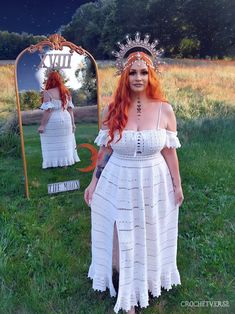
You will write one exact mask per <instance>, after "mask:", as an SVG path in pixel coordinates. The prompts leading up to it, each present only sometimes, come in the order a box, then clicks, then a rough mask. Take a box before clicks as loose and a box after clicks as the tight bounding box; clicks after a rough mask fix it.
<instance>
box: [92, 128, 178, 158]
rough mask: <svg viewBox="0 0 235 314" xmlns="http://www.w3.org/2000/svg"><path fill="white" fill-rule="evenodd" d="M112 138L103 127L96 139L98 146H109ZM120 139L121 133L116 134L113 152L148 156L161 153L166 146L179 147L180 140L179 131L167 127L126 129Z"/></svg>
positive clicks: (112, 143)
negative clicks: (137, 129) (169, 129)
mask: <svg viewBox="0 0 235 314" xmlns="http://www.w3.org/2000/svg"><path fill="white" fill-rule="evenodd" d="M109 139H110V136H109V130H103V129H101V130H100V131H99V134H98V136H97V137H96V139H95V143H96V144H97V145H98V146H102V145H104V146H107V143H108V141H109ZM118 139H119V133H118V132H117V133H116V134H115V136H114V140H113V141H112V142H111V144H110V146H111V147H112V149H113V152H114V153H116V154H118V155H123V156H134V157H135V156H137V155H138V156H148V155H154V154H157V153H159V152H160V151H161V150H162V149H163V148H164V147H168V148H179V147H180V146H181V145H180V142H179V139H178V137H177V132H172V131H168V130H166V129H154V130H143V131H134V130H124V131H123V133H122V138H121V139H120V140H119V141H117V140H118Z"/></svg>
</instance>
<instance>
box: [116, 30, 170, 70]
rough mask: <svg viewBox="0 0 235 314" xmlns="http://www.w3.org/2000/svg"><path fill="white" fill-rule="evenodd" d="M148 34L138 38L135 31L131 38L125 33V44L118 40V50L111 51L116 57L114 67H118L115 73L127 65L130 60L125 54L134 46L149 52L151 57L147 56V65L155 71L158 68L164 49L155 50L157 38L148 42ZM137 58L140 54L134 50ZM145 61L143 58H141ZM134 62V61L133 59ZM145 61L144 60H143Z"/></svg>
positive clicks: (139, 58)
mask: <svg viewBox="0 0 235 314" xmlns="http://www.w3.org/2000/svg"><path fill="white" fill-rule="evenodd" d="M149 39H150V36H149V35H148V34H146V35H145V37H144V39H141V38H140V33H139V32H137V33H136V34H135V39H134V40H133V39H131V38H130V37H129V35H126V41H127V43H126V44H121V43H120V42H118V43H117V44H118V46H119V48H120V51H112V54H113V55H114V56H115V57H116V58H117V60H116V67H117V69H118V71H117V74H121V73H122V72H123V71H124V70H125V69H126V68H127V66H129V65H130V64H132V63H130V60H129V58H128V57H127V58H126V55H127V54H128V52H129V51H130V50H133V49H135V48H141V49H142V50H144V51H145V52H147V53H148V54H150V56H151V58H150V57H148V58H149V62H148V65H149V66H151V67H152V68H154V69H155V70H156V71H159V70H158V65H159V64H160V63H161V62H160V60H159V58H160V57H161V56H162V54H163V52H164V50H163V49H162V48H160V49H159V50H156V48H155V47H156V45H157V44H158V40H157V39H155V40H154V41H153V42H152V43H150V42H149ZM135 59H137V60H142V57H141V54H140V53H139V52H136V58H135ZM143 61H144V62H145V60H143ZM133 62H134V61H133ZM145 63H146V62H145Z"/></svg>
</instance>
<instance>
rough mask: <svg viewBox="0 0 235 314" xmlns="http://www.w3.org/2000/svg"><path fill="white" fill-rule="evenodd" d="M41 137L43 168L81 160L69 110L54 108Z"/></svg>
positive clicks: (71, 163) (61, 165)
mask: <svg viewBox="0 0 235 314" xmlns="http://www.w3.org/2000/svg"><path fill="white" fill-rule="evenodd" d="M40 139H41V149H42V158H43V162H42V168H43V169H45V168H50V167H64V166H70V165H73V164H74V163H75V162H78V161H80V159H79V157H78V154H77V148H76V140H75V136H74V133H73V132H72V121H71V116H70V114H69V112H68V111H67V110H64V111H63V110H61V109H60V110H53V112H52V114H51V116H50V118H49V121H48V123H47V125H46V127H45V131H44V132H43V133H41V134H40Z"/></svg>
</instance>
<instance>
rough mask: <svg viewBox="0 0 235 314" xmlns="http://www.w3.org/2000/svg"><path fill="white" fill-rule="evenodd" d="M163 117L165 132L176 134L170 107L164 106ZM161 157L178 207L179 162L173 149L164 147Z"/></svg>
mask: <svg viewBox="0 0 235 314" xmlns="http://www.w3.org/2000/svg"><path fill="white" fill-rule="evenodd" d="M164 107H165V108H164V116H165V117H166V121H167V130H169V131H173V132H176V118H175V114H174V111H173V109H172V107H171V106H170V105H165V106H164ZM161 153H162V155H163V157H164V158H165V160H166V163H167V166H168V168H169V170H170V174H171V178H172V182H173V187H174V191H175V200H176V203H177V204H179V206H180V205H181V204H182V202H183V199H184V196H183V191H182V187H181V178H180V172H179V162H178V157H177V153H176V149H175V148H168V147H165V148H163V150H162V151H161Z"/></svg>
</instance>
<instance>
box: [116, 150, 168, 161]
mask: <svg viewBox="0 0 235 314" xmlns="http://www.w3.org/2000/svg"><path fill="white" fill-rule="evenodd" d="M111 157H112V159H118V160H130V161H147V160H149V161H151V160H162V159H164V157H163V156H162V154H161V152H157V153H149V154H139V153H136V154H122V153H118V152H116V151H113V153H112V155H111Z"/></svg>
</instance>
